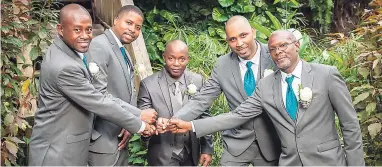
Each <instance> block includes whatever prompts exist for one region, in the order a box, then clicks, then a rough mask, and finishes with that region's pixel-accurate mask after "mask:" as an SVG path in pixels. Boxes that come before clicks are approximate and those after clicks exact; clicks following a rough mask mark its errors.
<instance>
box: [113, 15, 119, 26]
mask: <svg viewBox="0 0 382 167" xmlns="http://www.w3.org/2000/svg"><path fill="white" fill-rule="evenodd" d="M118 19H119V18H118V16H117V17H115V18H114V20H113V26H115V24H116V22H117V21H118Z"/></svg>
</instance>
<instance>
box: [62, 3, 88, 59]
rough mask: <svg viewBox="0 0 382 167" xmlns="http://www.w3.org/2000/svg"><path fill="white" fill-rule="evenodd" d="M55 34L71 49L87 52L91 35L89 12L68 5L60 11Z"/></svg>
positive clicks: (79, 7) (76, 5) (75, 5)
mask: <svg viewBox="0 0 382 167" xmlns="http://www.w3.org/2000/svg"><path fill="white" fill-rule="evenodd" d="M56 29H57V32H58V35H59V36H60V37H61V39H62V40H63V41H64V42H65V43H66V44H67V45H68V46H69V47H70V48H72V49H74V50H76V51H77V52H81V53H84V52H86V51H88V49H89V44H90V41H91V40H92V38H93V35H92V19H91V17H90V14H89V12H88V11H87V10H86V9H85V8H84V7H82V6H81V5H78V4H69V5H66V6H64V7H63V8H62V9H61V11H60V23H59V24H57V27H56Z"/></svg>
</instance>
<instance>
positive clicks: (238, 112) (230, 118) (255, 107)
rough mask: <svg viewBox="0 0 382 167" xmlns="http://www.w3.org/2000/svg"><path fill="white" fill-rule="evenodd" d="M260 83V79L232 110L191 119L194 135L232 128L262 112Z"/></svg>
mask: <svg viewBox="0 0 382 167" xmlns="http://www.w3.org/2000/svg"><path fill="white" fill-rule="evenodd" d="M261 83H262V80H260V81H259V84H258V86H257V87H256V91H255V93H254V94H253V95H252V96H250V97H249V98H248V99H247V100H245V101H244V102H243V103H241V104H240V105H239V106H238V107H237V108H236V109H235V110H234V111H232V112H228V113H224V114H219V115H217V116H214V117H209V118H205V119H198V120H194V121H192V122H193V124H194V127H195V133H196V136H197V137H201V136H205V135H207V134H211V133H215V132H217V131H222V130H228V129H232V128H235V127H238V126H240V125H242V124H244V123H245V122H247V121H249V120H250V119H252V118H254V117H256V116H258V115H260V114H261V113H262V112H263V110H262V100H261V92H260V89H259V88H260V87H261Z"/></svg>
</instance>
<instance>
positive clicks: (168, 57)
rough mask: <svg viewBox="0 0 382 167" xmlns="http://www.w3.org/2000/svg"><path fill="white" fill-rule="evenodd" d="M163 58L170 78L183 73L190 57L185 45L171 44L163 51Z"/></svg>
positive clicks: (177, 76) (176, 77)
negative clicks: (182, 46) (181, 46)
mask: <svg viewBox="0 0 382 167" xmlns="http://www.w3.org/2000/svg"><path fill="white" fill-rule="evenodd" d="M163 59H164V61H165V63H166V64H165V68H166V70H167V72H168V73H169V74H170V76H171V77H172V78H175V79H178V78H179V77H180V76H182V74H183V73H184V70H185V69H186V67H187V64H188V61H189V59H190V58H189V56H188V49H187V48H186V47H184V48H179V47H176V46H173V47H170V48H168V49H167V50H166V51H165V52H164V54H163Z"/></svg>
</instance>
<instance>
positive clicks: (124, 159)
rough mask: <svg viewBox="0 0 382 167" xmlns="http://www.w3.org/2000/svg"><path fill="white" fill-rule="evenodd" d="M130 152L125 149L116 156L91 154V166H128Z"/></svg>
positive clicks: (117, 152) (89, 163)
mask: <svg viewBox="0 0 382 167" xmlns="http://www.w3.org/2000/svg"><path fill="white" fill-rule="evenodd" d="M128 155H129V153H128V151H127V150H125V149H123V150H121V151H118V150H117V151H116V152H115V153H114V154H103V153H96V152H91V151H90V152H89V159H88V165H89V166H128V162H129V160H128Z"/></svg>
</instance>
